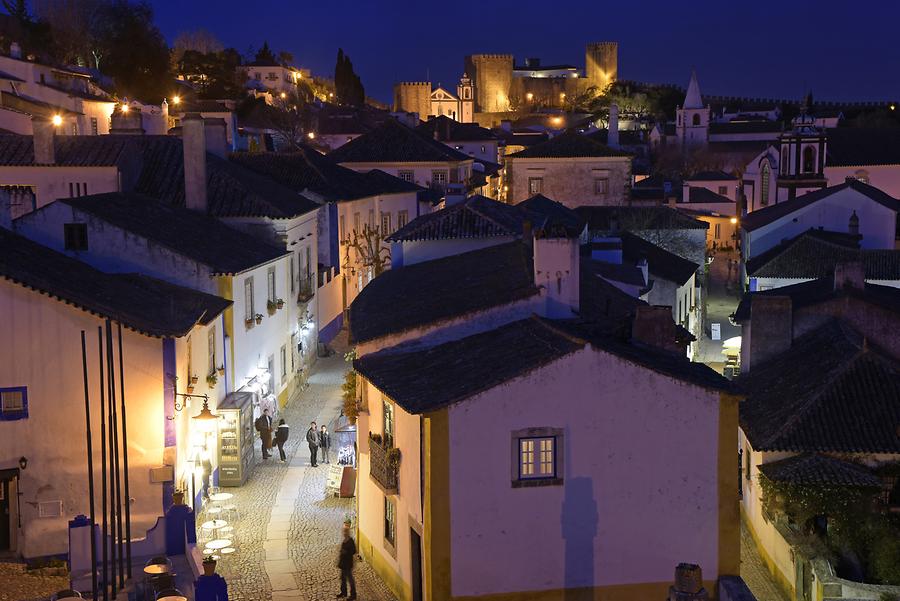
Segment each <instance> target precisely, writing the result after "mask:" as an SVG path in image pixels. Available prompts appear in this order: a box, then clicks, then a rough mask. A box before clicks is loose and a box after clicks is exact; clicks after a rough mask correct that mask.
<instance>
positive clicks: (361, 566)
mask: <svg viewBox="0 0 900 601" xmlns="http://www.w3.org/2000/svg"><path fill="white" fill-rule="evenodd" d="M336 347H338V349H340V348H342V345H341V344H340V343H338V344H337V345H336ZM346 370H347V364H346V363H345V362H344V357H343V353H341V352H340V350H339V351H338V352H337V353H336V354H335V355H334V356H332V357H328V358H324V359H322V358H320V359H319V360H318V362H317V363H316V365H315V367H314V368H313V372H312V375H311V376H310V380H309V381H310V386H309V387H308V388H307V389H306V390H305V391H302V392H300V393H299V394H298V395H297V396H296V397H295V398H294V399H292V400H291V402H290V404H289V406H288V407H287V408H285V409H284V410H282V414H281V416H280V417H283V418H284V419H285V420H286V421H287V423H288V424H289V425H290V427H291V434H290V439H289V440H288V444H287V445H286V446H285V452H286V454H287V459H288V462H287V463H286V464H285V463H281V461H279V460H278V459H277V457H278V450H277V449H275V455H274V456H273V458H272V459H269V460H268V461H262V460H261V459H260V452H259V447H258V444H257V449H256V458H257V462H258V463H257V466H256V470H255V471H254V473H253V475H252V476H251V478H250V480H248V481H247V483H246V484H245V485H244V486H242V487H240V488H234V489H228V490H229V492H233V493H234V495H235V497H234V501H235V504H236V505H237V506H238V508H239V510H240V512H241V515H240V519H238V520H236V522H237V523H236V524H235V530H236V535H237V541H236V542H237V549H238V551H237V553H235V554H234V555H231V556H230V557H228V558H227V559H223V560H222V561H220V563H219V572H220V573H221V574H222V575H223V576H224V577H225V578H226V579H227V581H228V589H229V598H230V599H232V600H233V601H263V600H265V601H269V600H272V601H279V600H294V599H309V600H310V601H314V600H325V599H334V596H335V595H336V594H337V592H338V590H339V588H340V580H339V574H338V570H337V568H336V567H335V563H336V561H337V554H338V547H339V545H340V541H341V526H342V524H343V522H344V518H345V517H346V516H347V515H349V514H353V513H354V505H355V503H354V499H336V498H328V497H326V495H325V481H326V477H327V473H328V467H327V466H325V465H323V464H321V463H320V467H316V468H313V467H311V466H310V464H309V448H308V447H307V445H306V443H305V435H306V430H307V429H308V428H309V423H310V422H311V421H316V422H317V423H319V424H320V425H321V424H322V423H329V422H331V420H332V419H334V418H335V417H337V416H338V414H339V413H340V406H341V398H340V397H341V389H340V386H341V383H342V382H343V377H344V373H345V372H346ZM354 521H355V520H354ZM356 582H357V588H358V594H359V597H360V599H361V600H364V601H381V600H384V601H388V600H390V599H393V596H392V595H391V594H390V591H389V590H388V589H387V587H386V586H385V585H384V583H383V582H381V580H380V579H379V578H378V577H377V576H376V575H375V574H374V572H373V571H372V569H371V567H370V566H369V565H368V564H366V563H364V562H362V561H358V562H357V566H356Z"/></svg>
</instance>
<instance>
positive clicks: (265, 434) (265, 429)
mask: <svg viewBox="0 0 900 601" xmlns="http://www.w3.org/2000/svg"><path fill="white" fill-rule="evenodd" d="M254 425H255V426H256V431H257V432H259V440H260V442H261V443H262V456H263V459H268V458H269V457H270V455H269V451H270V450H271V449H272V417H271V416H270V415H269V410H268V409H263V412H262V415H260V416H259V419H257V420H256V424H254Z"/></svg>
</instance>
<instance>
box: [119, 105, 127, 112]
mask: <svg viewBox="0 0 900 601" xmlns="http://www.w3.org/2000/svg"><path fill="white" fill-rule="evenodd" d="M119 108H120V109H122V112H123V113H127V112H128V105H127V104H120V105H119Z"/></svg>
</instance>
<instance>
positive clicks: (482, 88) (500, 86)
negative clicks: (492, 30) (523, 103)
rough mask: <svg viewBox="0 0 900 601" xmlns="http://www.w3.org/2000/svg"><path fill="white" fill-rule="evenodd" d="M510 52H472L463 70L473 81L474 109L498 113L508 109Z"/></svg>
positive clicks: (510, 77) (511, 79)
mask: <svg viewBox="0 0 900 601" xmlns="http://www.w3.org/2000/svg"><path fill="white" fill-rule="evenodd" d="M512 71H513V56H512V55H511V54H472V55H470V56H467V57H466V68H465V72H466V73H467V74H468V75H469V77H471V78H472V79H473V81H474V82H475V111H476V112H485V113H499V112H504V111H508V110H509V94H510V87H511V86H512V81H513V75H512Z"/></svg>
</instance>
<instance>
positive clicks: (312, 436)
mask: <svg viewBox="0 0 900 601" xmlns="http://www.w3.org/2000/svg"><path fill="white" fill-rule="evenodd" d="M306 442H308V443H309V464H310V465H311V466H312V467H316V466H317V464H316V451H317V450H318V447H319V433H318V431H316V422H312V423H311V424H310V425H309V430H307V431H306Z"/></svg>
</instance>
